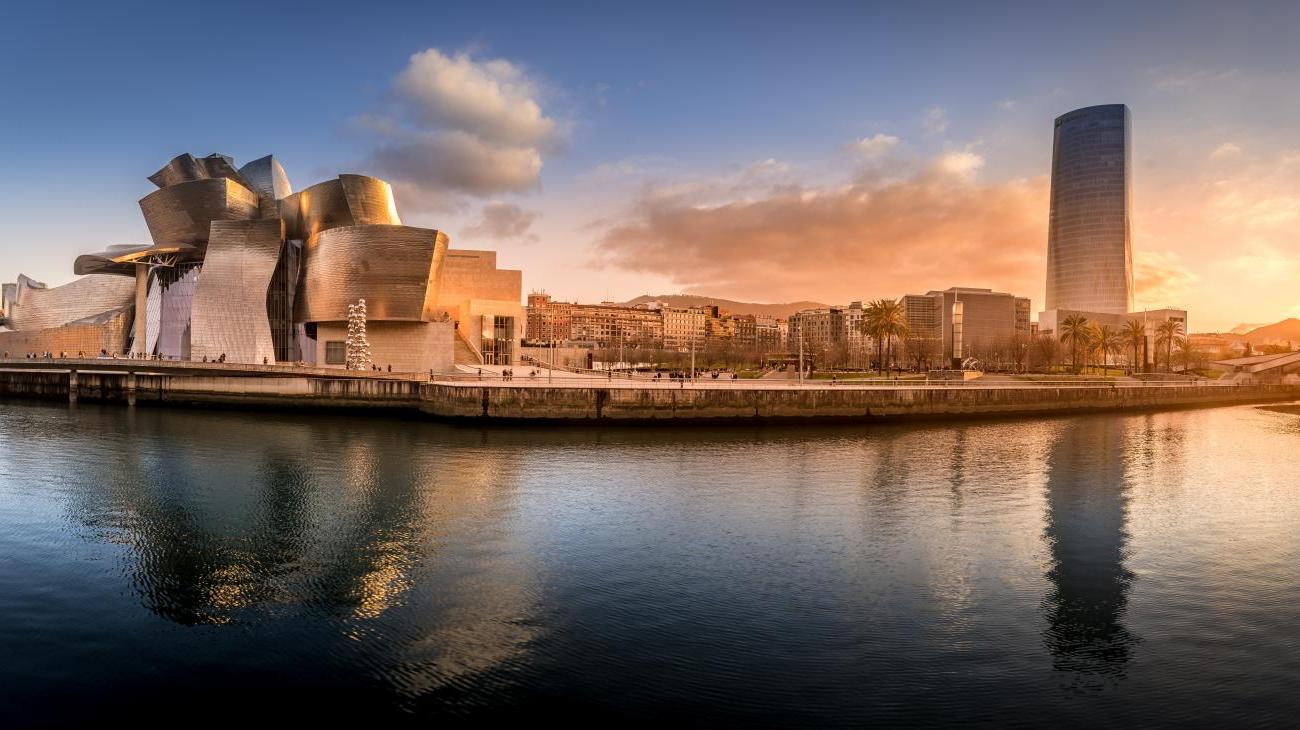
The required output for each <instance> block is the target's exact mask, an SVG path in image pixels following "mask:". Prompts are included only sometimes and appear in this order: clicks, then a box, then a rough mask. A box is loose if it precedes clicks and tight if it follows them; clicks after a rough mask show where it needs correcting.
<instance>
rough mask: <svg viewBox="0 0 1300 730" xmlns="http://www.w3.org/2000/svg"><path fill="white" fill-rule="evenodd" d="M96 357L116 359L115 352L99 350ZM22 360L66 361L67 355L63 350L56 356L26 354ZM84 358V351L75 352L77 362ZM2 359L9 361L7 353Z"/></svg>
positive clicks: (51, 354)
mask: <svg viewBox="0 0 1300 730" xmlns="http://www.w3.org/2000/svg"><path fill="white" fill-rule="evenodd" d="M97 357H98V358H99V359H101V360H104V359H109V358H112V359H113V360H116V359H118V354H117V353H116V352H113V353H110V352H109V351H108V350H100V351H99V355H97ZM23 358H24V359H27V360H55V359H58V360H67V359H68V353H67V352H66V351H63V350H60V351H59V354H58V355H55V354H54V352H53V351H46V352H28V353H26V354H24V355H23ZM85 358H86V353H85V352H84V351H78V352H77V359H78V360H84V359H85ZM4 359H6V360H8V359H9V353H8V352H7V351H6V352H5V354H4Z"/></svg>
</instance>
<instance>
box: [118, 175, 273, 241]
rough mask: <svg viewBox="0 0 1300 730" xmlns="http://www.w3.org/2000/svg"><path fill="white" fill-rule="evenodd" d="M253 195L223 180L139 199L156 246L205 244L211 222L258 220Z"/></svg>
mask: <svg viewBox="0 0 1300 730" xmlns="http://www.w3.org/2000/svg"><path fill="white" fill-rule="evenodd" d="M258 210H259V207H258V197H257V193H254V192H253V191H252V190H249V189H248V188H246V187H244V186H243V185H240V184H239V183H237V182H235V181H234V180H231V179H230V178H226V177H216V178H209V179H206V180H191V181H188V182H182V183H178V184H176V185H170V186H168V187H165V188H162V189H160V190H155V191H153V192H152V193H149V194H148V195H146V196H144V197H143V198H141V199H140V212H142V213H143V214H144V222H145V225H147V226H149V235H150V236H151V237H152V238H153V240H154V243H156V244H158V245H164V244H175V243H188V244H205V243H207V241H208V229H209V227H210V226H211V225H212V222H213V221H221V220H251V219H253V218H257V217H258Z"/></svg>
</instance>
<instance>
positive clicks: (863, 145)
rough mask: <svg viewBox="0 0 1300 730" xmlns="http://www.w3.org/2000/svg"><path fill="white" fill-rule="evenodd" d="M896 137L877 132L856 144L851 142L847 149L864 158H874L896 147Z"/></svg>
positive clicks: (897, 141) (897, 140)
mask: <svg viewBox="0 0 1300 730" xmlns="http://www.w3.org/2000/svg"><path fill="white" fill-rule="evenodd" d="M899 141H900V140H899V139H898V137H895V136H894V135H892V134H881V133H879V132H877V133H876V134H874V135H872V136H870V137H863V138H862V139H859V140H857V141H856V142H851V143H850V144H849V148H850V149H852V150H853V151H854V152H856V153H858V154H859V155H861V156H862V157H865V158H869V159H870V158H876V157H880V156H881V155H884V154H885V153H887V152H889V151H890V150H892V149H894V148H895V147H897V146H898V143H899Z"/></svg>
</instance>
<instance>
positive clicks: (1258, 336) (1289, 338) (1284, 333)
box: [1241, 317, 1300, 344]
mask: <svg viewBox="0 0 1300 730" xmlns="http://www.w3.org/2000/svg"><path fill="white" fill-rule="evenodd" d="M1241 339H1243V340H1246V341H1247V342H1249V343H1251V344H1262V343H1266V342H1269V341H1277V342H1295V343H1300V319H1296V318H1295V317H1290V318H1288V319H1284V320H1282V321H1281V322H1275V323H1273V324H1269V325H1264V326H1263V327H1256V328H1255V329H1253V330H1251V331H1249V332H1247V333H1246V334H1244V335H1242V336H1241Z"/></svg>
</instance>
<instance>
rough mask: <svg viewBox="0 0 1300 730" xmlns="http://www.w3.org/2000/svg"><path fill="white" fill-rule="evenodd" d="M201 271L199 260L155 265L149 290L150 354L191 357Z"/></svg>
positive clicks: (177, 358) (180, 357)
mask: <svg viewBox="0 0 1300 730" xmlns="http://www.w3.org/2000/svg"><path fill="white" fill-rule="evenodd" d="M200 271H201V269H200V267H199V265H198V264H181V265H179V266H175V267H172V266H160V267H157V268H155V269H154V272H153V286H152V287H151V288H150V290H149V305H150V308H149V331H150V334H149V349H148V352H149V354H151V355H159V356H162V357H164V358H166V359H168V360H188V359H190V339H191V327H192V324H191V323H192V315H193V309H194V307H193V302H194V291H195V289H197V287H198V281H199V278H200V275H201V274H200ZM155 294H157V299H156V302H155V297H154V295H155ZM155 323H156V324H155Z"/></svg>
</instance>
